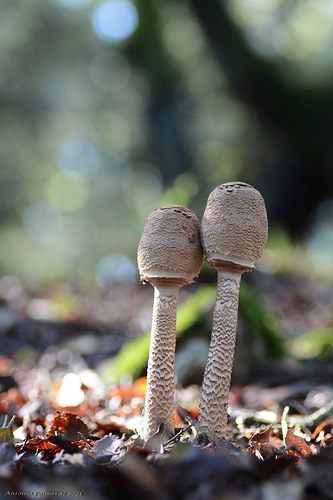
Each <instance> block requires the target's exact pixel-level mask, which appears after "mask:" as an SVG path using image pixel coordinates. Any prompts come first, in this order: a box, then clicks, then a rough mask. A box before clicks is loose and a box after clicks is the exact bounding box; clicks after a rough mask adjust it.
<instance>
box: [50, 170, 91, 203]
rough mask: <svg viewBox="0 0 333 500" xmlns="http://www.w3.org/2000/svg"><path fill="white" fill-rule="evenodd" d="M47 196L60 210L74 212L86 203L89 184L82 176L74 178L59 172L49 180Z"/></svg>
mask: <svg viewBox="0 0 333 500" xmlns="http://www.w3.org/2000/svg"><path fill="white" fill-rule="evenodd" d="M45 196H46V198H47V200H48V201H49V202H51V203H52V204H53V205H55V206H56V207H57V208H60V210H63V211H65V212H73V211H75V210H79V209H80V208H82V207H84V205H85V204H86V202H87V200H88V197H89V185H88V182H87V181H86V180H85V179H82V178H81V177H78V178H73V179H72V178H69V177H66V176H65V175H64V174H62V173H60V172H59V173H56V174H55V175H54V176H53V177H51V178H50V180H49V181H48V183H47V185H46V188H45Z"/></svg>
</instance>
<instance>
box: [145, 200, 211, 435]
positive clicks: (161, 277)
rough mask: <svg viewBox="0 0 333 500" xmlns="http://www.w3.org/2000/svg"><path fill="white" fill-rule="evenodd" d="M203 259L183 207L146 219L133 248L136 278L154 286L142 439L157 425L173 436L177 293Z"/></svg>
mask: <svg viewBox="0 0 333 500" xmlns="http://www.w3.org/2000/svg"><path fill="white" fill-rule="evenodd" d="M202 260H203V253H202V248H201V242H200V225H199V221H198V219H197V217H196V215H195V214H194V213H193V212H192V211H191V210H189V209H188V208H186V207H181V206H178V205H168V206H163V207H160V208H157V209H155V210H154V211H153V212H152V213H151V214H150V215H149V217H148V219H147V221H146V223H145V226H144V229H143V233H142V236H141V240H140V243H139V248H138V266H139V271H140V279H141V280H142V281H143V282H149V283H150V284H151V285H152V286H153V287H154V288H155V293H154V310H153V320H152V331H151V342H150V351H149V360H148V372H147V391H146V400H145V410H144V439H145V441H147V440H148V439H149V438H150V437H151V436H152V435H153V434H154V433H155V432H156V431H157V430H158V428H159V427H160V425H161V424H162V423H163V424H165V431H164V437H165V439H168V438H170V437H171V436H172V434H173V432H174V423H173V409H174V392H175V381H174V358H175V346H176V310H177V303H178V294H179V289H180V287H182V286H183V285H187V284H189V283H192V282H193V278H194V277H195V276H197V275H198V273H199V271H200V269H201V265H202Z"/></svg>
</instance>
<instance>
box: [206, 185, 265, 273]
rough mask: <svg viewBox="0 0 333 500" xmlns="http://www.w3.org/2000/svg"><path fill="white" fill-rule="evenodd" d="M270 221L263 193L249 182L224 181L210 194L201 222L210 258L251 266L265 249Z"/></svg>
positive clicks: (215, 260)
mask: <svg viewBox="0 0 333 500" xmlns="http://www.w3.org/2000/svg"><path fill="white" fill-rule="evenodd" d="M267 235H268V222H267V213H266V208H265V202H264V200H263V197H262V196H261V194H260V193H259V191H257V190H256V189H254V187H252V186H250V185H249V184H244V183H243V182H229V183H227V184H221V185H220V186H218V187H217V188H215V189H214V191H212V192H211V194H210V195H209V198H208V201H207V206H206V210H205V213H204V216H203V219H202V223H201V240H202V245H203V249H204V253H205V254H206V256H207V261H208V262H209V263H211V265H213V266H214V267H215V264H216V263H217V264H218V262H219V261H220V260H221V261H224V262H230V263H236V264H241V265H244V267H245V268H247V269H248V270H250V269H251V268H253V267H254V266H253V262H255V261H256V260H257V259H259V258H260V257H261V255H262V253H263V251H264V248H265V245H266V241H267Z"/></svg>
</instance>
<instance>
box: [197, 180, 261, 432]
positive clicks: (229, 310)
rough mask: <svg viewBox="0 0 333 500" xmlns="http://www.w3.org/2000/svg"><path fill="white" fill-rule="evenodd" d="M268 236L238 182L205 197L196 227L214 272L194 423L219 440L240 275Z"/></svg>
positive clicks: (255, 202)
mask: <svg viewBox="0 0 333 500" xmlns="http://www.w3.org/2000/svg"><path fill="white" fill-rule="evenodd" d="M267 233H268V223H267V214H266V208H265V203H264V200H263V198H262V196H261V194H260V193H259V191H257V190H256V189H254V188H253V187H252V186H250V185H249V184H244V183H242V182H231V183H227V184H222V185H220V186H218V187H217V188H216V189H214V191H212V193H211V194H210V196H209V198H208V201H207V206H206V209H205V213H204V216H203V219H202V223H201V240H202V245H203V250H204V254H205V255H206V260H207V262H208V264H210V265H211V266H212V267H214V268H215V269H216V270H217V273H218V282H217V296H216V303H215V307H214V315H213V327H212V337H211V342H210V348H209V353H208V359H207V363H206V368H205V373H204V379H203V384H202V391H201V400H200V407H199V417H198V421H199V424H200V425H201V427H202V429H203V430H204V431H206V432H212V433H214V434H216V435H217V436H219V437H224V436H225V434H226V427H227V417H228V413H227V410H228V399H229V391H230V381H231V373H232V365H233V359H234V351H235V344H236V329H237V314H238V300H239V287H240V280H241V276H242V274H243V273H244V272H246V271H252V270H253V269H254V262H255V261H256V260H257V259H259V258H260V257H261V255H262V252H263V250H264V248H265V245H266V241H267Z"/></svg>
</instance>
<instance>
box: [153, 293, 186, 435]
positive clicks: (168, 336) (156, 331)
mask: <svg viewBox="0 0 333 500" xmlns="http://www.w3.org/2000/svg"><path fill="white" fill-rule="evenodd" d="M178 294H179V286H173V285H170V286H162V285H158V286H156V285H155V293H154V310H153V322H152V331H151V341H150V350H149V360H148V371H147V391H146V400H145V410H144V439H145V441H147V440H148V439H149V438H150V437H151V436H152V435H153V434H155V432H156V431H157V430H158V427H159V425H160V424H161V423H162V422H163V423H164V424H165V427H166V428H165V432H164V438H165V439H166V440H167V439H169V438H170V437H171V436H172V435H173V433H174V423H173V410H174V397H175V373H174V365H175V348H176V314H177V303H178Z"/></svg>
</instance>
